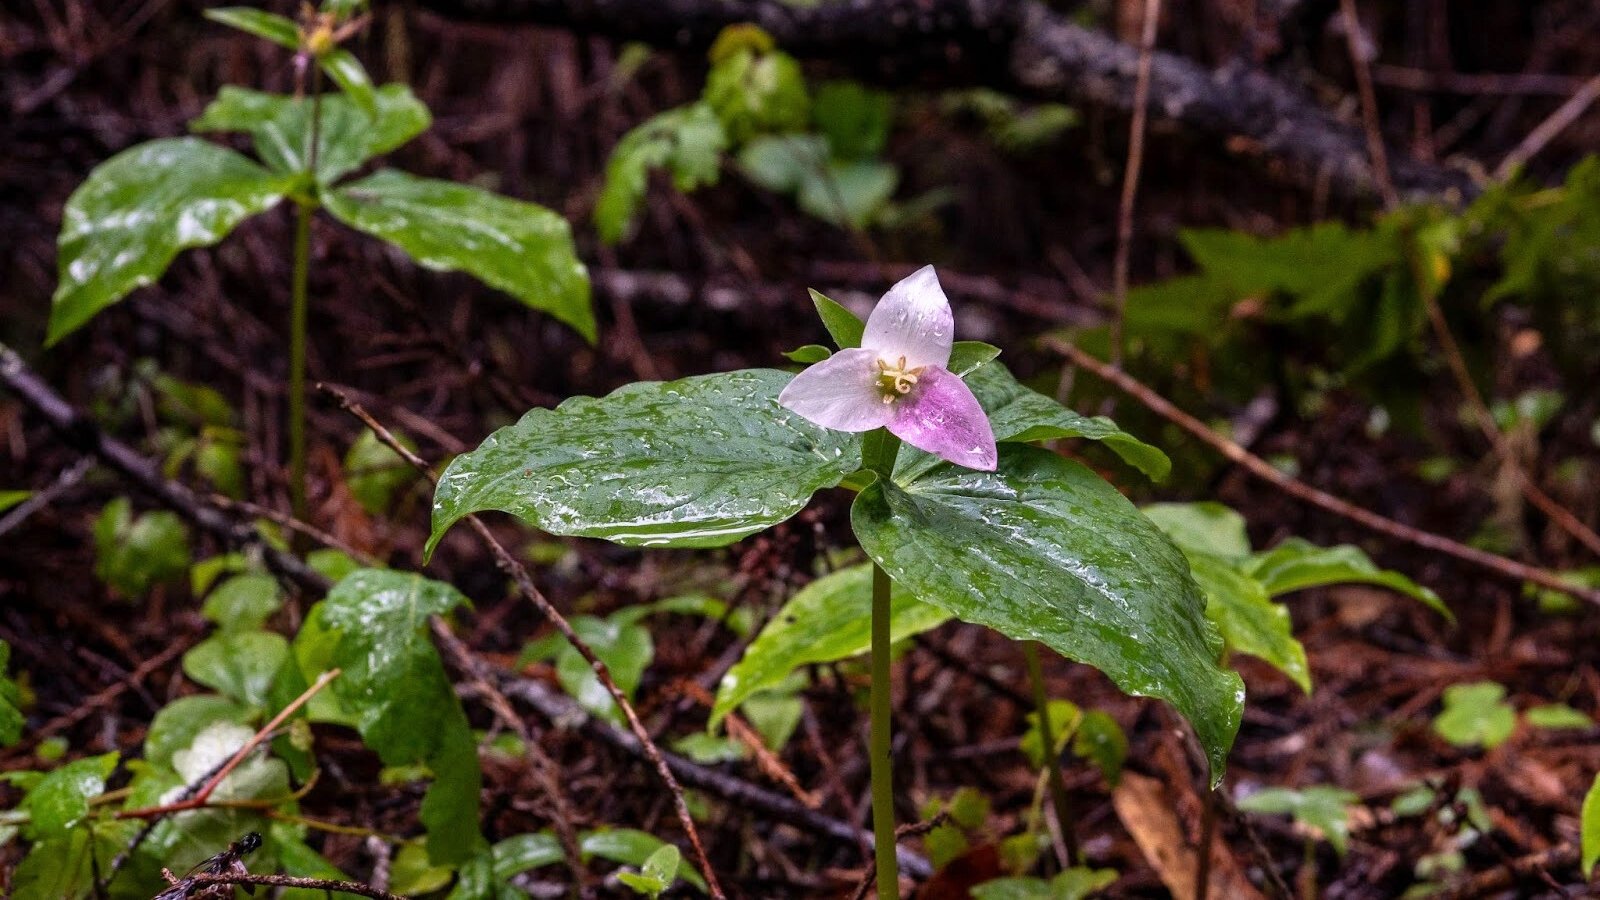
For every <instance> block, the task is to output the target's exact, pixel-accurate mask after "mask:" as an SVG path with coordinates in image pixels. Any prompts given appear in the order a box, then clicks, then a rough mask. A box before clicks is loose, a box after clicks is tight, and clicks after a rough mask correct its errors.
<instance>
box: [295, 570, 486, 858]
mask: <svg viewBox="0 0 1600 900" xmlns="http://www.w3.org/2000/svg"><path fill="white" fill-rule="evenodd" d="M466 603H467V599H466V597H464V596H462V594H461V593H460V592H459V591H457V590H456V589H455V588H453V587H451V586H450V585H448V584H444V583H443V582H438V581H430V580H428V579H426V578H423V577H421V576H420V575H413V574H409V573H406V572H394V571H389V570H386V569H361V570H359V571H357V572H354V573H352V574H350V575H348V576H346V577H345V578H344V579H343V580H342V581H340V582H339V583H338V584H336V585H334V586H333V589H332V590H330V591H329V592H328V596H327V599H325V600H323V601H322V602H321V603H318V604H317V605H316V606H314V607H312V610H311V612H310V614H309V615H308V617H307V625H308V626H311V625H315V628H313V629H311V632H312V634H313V635H314V637H313V638H312V639H313V640H315V641H316V642H317V643H318V644H319V645H325V644H327V643H329V642H331V643H332V650H331V654H330V655H329V657H328V663H329V665H331V666H335V667H338V668H339V669H341V670H343V674H341V675H340V676H339V677H338V678H336V679H334V681H333V684H332V686H331V691H332V692H333V694H334V695H335V696H336V697H337V698H338V700H339V703H340V705H341V706H343V708H344V709H345V710H347V711H348V712H349V713H351V714H352V715H353V717H354V720H355V722H354V724H355V727H356V730H357V731H359V732H360V733H361V740H362V742H363V743H365V744H366V745H367V746H369V747H371V748H372V749H373V750H376V751H377V753H378V757H379V758H380V759H381V760H382V761H383V763H384V765H387V766H400V765H409V764H412V763H423V764H425V765H427V767H428V769H429V770H430V771H431V772H433V775H434V778H433V783H432V784H430V785H429V787H428V792H427V794H426V795H425V796H424V797H423V800H422V812H421V819H422V824H423V826H424V827H426V828H427V830H428V857H429V859H431V860H432V861H433V862H435V863H441V864H445V863H460V862H464V861H466V860H468V859H470V858H472V856H473V855H474V854H476V853H477V852H478V851H479V850H480V849H482V846H483V838H482V836H481V834H480V832H479V830H478V791H479V789H480V787H481V785H482V781H483V776H482V772H481V771H480V769H479V767H478V754H477V741H476V740H475V739H474V738H473V736H472V730H471V729H470V728H469V727H468V725H467V717H466V713H465V712H464V711H463V710H462V708H461V701H460V700H459V699H457V697H456V694H455V690H454V689H453V687H452V686H451V683H450V678H449V676H448V675H447V674H446V673H445V670H444V664H443V662H442V661H441V660H440V659H439V653H438V651H437V650H436V649H435V648H434V646H433V642H432V640H430V638H429V636H428V617H429V616H433V615H444V614H446V613H448V612H449V611H451V610H453V609H455V608H456V607H458V606H463V605H466ZM304 633H305V630H304V629H303V630H302V634H304ZM296 643H297V644H298V643H299V638H297V640H296Z"/></svg>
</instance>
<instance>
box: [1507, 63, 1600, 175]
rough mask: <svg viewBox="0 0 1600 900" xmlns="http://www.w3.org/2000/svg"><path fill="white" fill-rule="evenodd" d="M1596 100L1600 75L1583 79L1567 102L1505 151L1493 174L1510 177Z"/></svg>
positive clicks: (1598, 98) (1599, 88) (1599, 90)
mask: <svg viewBox="0 0 1600 900" xmlns="http://www.w3.org/2000/svg"><path fill="white" fill-rule="evenodd" d="M1596 100H1600V75H1596V76H1595V77H1593V78H1591V79H1589V80H1588V81H1585V82H1584V83H1583V86H1582V87H1580V88H1578V90H1577V91H1575V92H1574V93H1573V95H1572V96H1571V97H1569V98H1567V102H1565V103H1563V104H1561V106H1560V107H1558V108H1557V109H1556V111H1555V112H1553V113H1551V114H1550V117H1549V118H1548V119H1545V120H1544V121H1543V122H1540V123H1539V126H1538V127H1537V128H1535V129H1533V130H1532V131H1530V132H1528V136H1527V137H1525V138H1523V139H1522V143H1520V144H1518V145H1517V146H1516V148H1515V149H1513V150H1512V151H1511V152H1510V153H1507V154H1506V158H1505V159H1503V160H1501V161H1500V165H1498V166H1496V167H1495V170H1494V177H1495V178H1496V179H1498V180H1501V181H1504V180H1505V179H1507V178H1510V177H1511V176H1512V174H1514V173H1515V172H1516V171H1517V169H1519V168H1521V166H1522V165H1523V164H1524V163H1526V162H1527V161H1528V160H1530V159H1532V158H1533V157H1534V156H1535V155H1537V154H1538V152H1539V151H1540V150H1543V149H1544V147H1545V145H1546V144H1548V143H1550V142H1551V141H1552V140H1554V139H1555V136H1556V135H1558V134H1560V133H1561V132H1563V131H1565V130H1566V129H1567V126H1569V125H1571V124H1572V123H1573V122H1575V121H1577V120H1578V117H1579V116H1581V115H1583V114H1584V113H1585V112H1586V111H1587V110H1588V109H1589V107H1590V106H1592V105H1594V102H1595V101H1596Z"/></svg>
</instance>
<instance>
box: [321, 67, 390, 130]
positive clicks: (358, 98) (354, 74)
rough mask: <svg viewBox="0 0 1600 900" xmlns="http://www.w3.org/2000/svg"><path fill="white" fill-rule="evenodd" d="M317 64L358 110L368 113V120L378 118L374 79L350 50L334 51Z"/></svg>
mask: <svg viewBox="0 0 1600 900" xmlns="http://www.w3.org/2000/svg"><path fill="white" fill-rule="evenodd" d="M317 63H318V65H320V66H322V71H323V72H324V73H325V74H327V76H328V77H329V78H330V79H332V80H333V83H334V84H337V85H338V86H339V90H341V91H344V95H345V96H346V97H349V98H350V101H351V102H352V103H354V104H355V105H356V108H357V109H359V110H361V111H362V112H363V113H366V115H367V118H369V119H372V118H376V117H377V116H378V94H377V91H375V90H374V89H373V87H372V78H371V77H369V76H368V75H367V70H366V67H364V66H362V65H361V61H360V60H358V59H356V58H355V54H353V53H351V52H350V51H349V50H332V51H329V52H328V53H325V54H323V55H322V58H321V59H319V60H317Z"/></svg>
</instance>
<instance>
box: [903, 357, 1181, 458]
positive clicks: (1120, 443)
mask: <svg viewBox="0 0 1600 900" xmlns="http://www.w3.org/2000/svg"><path fill="white" fill-rule="evenodd" d="M952 358H953V357H952ZM966 382H967V387H970V388H972V393H973V394H975V395H976V396H977V398H978V402H979V403H980V404H982V406H983V409H984V411H985V412H987V413H988V414H989V425H990V427H992V428H993V429H994V437H995V440H996V441H999V442H1001V443H1005V442H1014V443H1027V442H1029V441H1044V440H1052V439H1055V438H1085V439H1087V440H1091V441H1100V442H1101V443H1104V444H1105V445H1106V446H1107V447H1108V448H1110V450H1111V451H1112V452H1113V453H1115V454H1117V455H1118V456H1119V457H1121V458H1122V460H1123V462H1126V463H1127V464H1129V465H1131V466H1133V467H1134V468H1136V469H1138V470H1139V471H1141V472H1143V473H1144V474H1145V475H1147V476H1148V477H1150V478H1152V479H1154V480H1156V481H1160V480H1161V479H1163V478H1166V477H1167V473H1168V472H1170V471H1171V469H1172V462H1171V460H1169V459H1167V455H1166V454H1165V453H1162V452H1161V451H1160V450H1157V449H1156V448H1155V447H1152V446H1150V445H1149V444H1146V443H1145V442H1143V441H1141V440H1139V439H1138V438H1136V437H1134V436H1133V435H1131V434H1128V433H1127V432H1126V431H1123V430H1122V429H1120V428H1118V427H1117V423H1115V422H1113V421H1111V420H1110V419H1108V418H1106V417H1105V416H1095V417H1094V418H1088V417H1085V416H1080V415H1078V414H1077V413H1075V412H1073V411H1072V410H1070V409H1068V408H1066V407H1065V406H1062V405H1061V404H1060V403H1057V402H1056V401H1055V400H1053V399H1051V398H1049V397H1046V396H1045V395H1043V394H1041V393H1039V392H1038V391H1035V390H1032V389H1030V388H1026V387H1023V386H1022V385H1021V384H1019V383H1018V382H1017V379H1016V378H1015V377H1013V376H1012V374H1011V372H1010V370H1008V369H1007V368H1006V367H1005V365H1003V364H1001V363H988V364H986V365H981V366H979V367H977V368H976V369H975V370H974V371H973V372H972V374H970V375H968V376H967V378H966ZM938 465H940V460H939V458H938V457H936V456H934V455H932V454H930V453H923V452H922V451H920V450H916V449H914V448H910V447H907V448H905V449H904V450H903V451H902V452H901V454H900V461H899V464H898V465H897V466H895V480H896V481H898V482H900V483H901V484H906V483H908V482H911V481H914V480H916V479H917V478H919V477H921V475H922V474H923V473H924V472H927V471H929V470H931V469H933V468H935V467H937V466H938Z"/></svg>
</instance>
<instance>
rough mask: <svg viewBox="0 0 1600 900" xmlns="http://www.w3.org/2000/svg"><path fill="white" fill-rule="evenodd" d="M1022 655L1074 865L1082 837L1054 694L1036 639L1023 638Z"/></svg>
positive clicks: (1058, 819)
mask: <svg viewBox="0 0 1600 900" xmlns="http://www.w3.org/2000/svg"><path fill="white" fill-rule="evenodd" d="M1022 655H1023V657H1024V658H1025V659H1026V660H1027V661H1028V681H1029V682H1030V683H1032V685H1033V705H1034V708H1035V709H1037V710H1038V711H1039V741H1040V743H1042V744H1043V745H1044V756H1045V761H1044V764H1045V771H1046V773H1047V777H1048V778H1049V782H1050V805H1051V806H1054V807H1055V810H1056V824H1058V825H1060V826H1061V843H1062V844H1063V845H1065V846H1066V848H1067V859H1066V863H1065V865H1066V867H1068V868H1070V867H1071V866H1073V865H1074V864H1076V863H1077V861H1078V838H1077V835H1075V834H1074V833H1073V830H1072V816H1071V813H1070V811H1069V810H1070V809H1071V807H1070V805H1069V804H1070V801H1068V799H1067V783H1066V781H1065V780H1064V779H1062V777H1061V759H1060V754H1059V753H1058V752H1057V750H1056V734H1055V726H1054V724H1053V723H1052V722H1051V721H1050V696H1049V694H1048V693H1047V692H1046V691H1045V689H1044V666H1043V664H1042V663H1040V661H1039V645H1038V644H1037V643H1035V642H1034V641H1023V642H1022Z"/></svg>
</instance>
